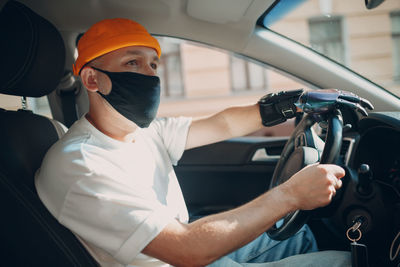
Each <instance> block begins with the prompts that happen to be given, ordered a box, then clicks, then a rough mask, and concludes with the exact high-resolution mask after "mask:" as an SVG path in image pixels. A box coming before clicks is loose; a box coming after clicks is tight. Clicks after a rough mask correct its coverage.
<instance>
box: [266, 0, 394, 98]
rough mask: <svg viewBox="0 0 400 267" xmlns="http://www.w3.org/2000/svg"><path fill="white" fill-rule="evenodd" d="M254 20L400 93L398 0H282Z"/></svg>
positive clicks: (391, 90)
mask: <svg viewBox="0 0 400 267" xmlns="http://www.w3.org/2000/svg"><path fill="white" fill-rule="evenodd" d="M259 24H262V25H263V26H265V27H267V28H269V29H271V30H273V31H275V32H277V33H280V34H282V35H285V36H287V37H289V38H290V39H293V40H295V41H297V42H299V43H301V44H303V45H305V46H308V47H310V48H312V49H314V50H316V51H318V52H319V53H321V54H323V55H325V56H327V57H329V58H331V59H332V60H335V61H337V62H338V63H340V64H343V65H345V66H346V67H348V68H350V69H352V70H354V71H355V72H357V73H359V74H361V75H362V76H365V77H366V78H368V79H370V80H371V81H373V82H375V83H377V84H379V85H381V86H382V87H384V88H385V89H387V90H389V91H390V92H392V93H393V94H395V95H397V96H400V1H399V0H386V1H385V2H383V3H382V4H381V5H379V6H378V7H376V8H374V9H367V8H366V7H365V1H364V0H351V1H349V0H281V1H277V2H276V4H275V5H274V6H273V7H272V8H270V9H269V10H267V12H266V13H265V16H263V17H262V18H261V19H260V21H259Z"/></svg>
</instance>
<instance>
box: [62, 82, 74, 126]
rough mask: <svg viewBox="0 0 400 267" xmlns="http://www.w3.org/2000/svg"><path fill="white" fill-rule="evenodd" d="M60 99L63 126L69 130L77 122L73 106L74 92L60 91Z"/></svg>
mask: <svg viewBox="0 0 400 267" xmlns="http://www.w3.org/2000/svg"><path fill="white" fill-rule="evenodd" d="M60 98H61V107H62V113H63V116H64V124H65V126H67V127H68V128H69V127H71V125H72V124H73V123H74V122H75V121H76V120H78V115H77V110H76V105H75V90H70V91H60Z"/></svg>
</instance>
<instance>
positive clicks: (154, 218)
mask: <svg viewBox="0 0 400 267" xmlns="http://www.w3.org/2000/svg"><path fill="white" fill-rule="evenodd" d="M78 53H79V55H78V58H77V60H76V62H75V65H74V73H75V74H76V75H80V77H81V80H82V83H83V84H84V85H85V87H86V88H87V91H88V96H89V102H90V108H89V112H88V113H87V114H86V115H85V116H84V117H83V118H81V119H80V120H79V121H77V122H76V123H75V124H74V125H73V126H72V127H71V128H70V130H69V131H68V133H66V135H65V136H64V137H63V138H62V139H61V140H60V141H59V142H57V143H56V144H55V145H54V146H53V147H52V148H51V149H50V150H49V151H48V153H47V155H46V157H45V159H44V161H43V164H42V167H41V169H40V171H39V172H38V174H37V177H36V180H35V184H36V188H37V191H38V194H39V196H40V198H41V200H42V201H43V203H44V204H45V205H46V207H47V208H48V209H49V210H50V212H51V213H52V214H53V215H54V216H55V217H56V218H57V219H58V220H59V222H60V223H62V224H64V225H65V226H66V227H68V228H69V229H70V230H71V231H73V232H74V233H75V234H76V235H77V236H78V237H79V238H80V240H81V241H82V242H83V244H84V245H85V246H86V247H87V248H88V250H89V251H90V252H91V253H92V255H93V256H94V257H95V258H96V260H97V261H99V262H100V264H101V265H102V266H121V265H129V264H131V265H134V266H168V265H167V264H166V263H168V264H171V265H174V266H204V265H208V264H212V265H213V266H236V265H237V266H241V264H242V263H243V264H245V263H248V262H252V263H257V262H258V263H260V262H271V261H278V260H280V259H282V258H285V257H288V256H291V255H295V254H299V253H307V252H314V251H316V245H315V240H314V239H313V236H312V234H311V232H310V230H309V229H308V228H307V227H304V228H303V229H301V230H300V231H299V233H297V234H296V235H295V236H294V237H293V238H291V239H289V240H287V241H284V242H276V241H272V240H269V239H268V238H267V237H266V235H265V234H263V233H264V232H265V231H266V230H267V229H269V228H270V227H271V226H272V225H273V224H274V223H275V222H276V221H278V220H279V219H280V218H281V217H283V216H284V215H286V214H287V213H289V212H291V211H295V210H298V209H302V210H309V209H314V208H317V207H321V206H324V205H327V204H328V203H329V202H330V201H331V198H332V196H333V195H334V194H335V192H336V190H337V189H338V188H340V187H341V184H342V183H341V180H340V178H341V177H343V176H344V174H345V173H344V170H343V169H342V168H340V167H338V166H335V165H312V166H309V167H306V168H304V169H303V170H301V171H300V172H298V173H297V174H295V175H294V176H293V177H292V178H291V179H290V180H288V181H287V182H286V183H284V184H282V185H281V186H278V187H276V188H274V189H272V190H270V191H269V192H266V193H265V194H263V195H261V196H260V197H258V198H256V199H255V200H253V201H251V202H249V203H247V204H245V205H243V206H241V207H239V208H236V209H233V210H230V211H227V212H224V213H220V214H216V215H211V216H207V217H204V218H202V219H199V220H197V221H195V222H192V223H190V224H188V223H187V221H188V214H187V210H186V206H185V203H184V200H183V197H182V192H181V190H180V187H179V184H178V182H177V179H176V176H175V173H174V171H173V168H172V164H176V163H177V161H178V160H179V158H180V157H181V155H182V153H183V151H184V150H185V149H190V148H194V147H198V146H202V145H206V144H210V143H214V142H217V141H221V140H224V139H227V138H231V137H235V136H242V135H245V134H248V133H251V132H253V131H255V130H257V129H259V128H261V127H262V119H261V116H260V107H259V105H258V104H254V105H252V106H247V107H233V108H229V109H226V110H224V111H222V112H220V113H218V114H216V115H214V116H211V117H209V118H206V119H200V120H193V121H192V119H190V118H184V117H179V118H168V119H167V118H163V119H155V120H153V119H154V117H155V114H156V112H157V108H158V104H159V98H160V91H159V90H160V88H159V79H158V77H156V74H157V67H158V65H159V57H160V54H161V49H160V47H159V44H158V42H157V40H156V39H154V38H153V37H152V36H151V35H150V34H149V33H148V32H147V31H146V30H145V29H144V28H143V27H142V26H141V25H139V24H138V23H136V22H133V21H130V20H127V19H109V20H104V21H101V22H99V23H97V24H95V25H93V26H92V27H91V28H90V29H89V30H88V31H87V32H86V33H85V34H84V35H83V37H82V38H81V39H80V41H79V44H78ZM292 106H293V107H294V105H291V106H290V108H292ZM294 108H295V107H294ZM268 115H269V114H264V115H263V121H264V122H265V123H268V121H269V119H268ZM273 115H274V114H272V113H271V114H270V118H272V117H273ZM292 115H293V114H292ZM253 240H255V241H253ZM251 241H253V242H252V243H250V244H249V242H251ZM246 244H248V245H246ZM241 247H242V248H241ZM234 251H235V252H234ZM231 252H232V253H231ZM228 253H231V254H230V255H229V256H225V257H224V255H227V254H228ZM332 253H333V254H332ZM332 253H331V254H328V253H322V254H318V253H312V254H305V255H302V256H294V257H290V258H287V259H283V260H282V261H280V262H278V263H271V264H281V266H284V265H285V266H288V265H289V264H296V265H301V264H300V263H301V262H303V263H304V264H310V262H311V263H318V262H319V263H320V264H327V265H326V266H334V264H336V265H335V266H343V265H344V264H348V255H347V254H340V253H334V252H332ZM263 266H268V263H267V264H264V265H263ZM271 266H277V265H271ZM307 266H310V265H307Z"/></svg>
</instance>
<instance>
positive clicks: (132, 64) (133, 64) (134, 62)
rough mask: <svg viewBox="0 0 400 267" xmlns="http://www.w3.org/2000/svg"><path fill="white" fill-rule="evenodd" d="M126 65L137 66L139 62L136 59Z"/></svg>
mask: <svg viewBox="0 0 400 267" xmlns="http://www.w3.org/2000/svg"><path fill="white" fill-rule="evenodd" d="M126 64H127V65H131V66H137V64H138V62H137V60H136V59H134V60H130V61H128V63H126Z"/></svg>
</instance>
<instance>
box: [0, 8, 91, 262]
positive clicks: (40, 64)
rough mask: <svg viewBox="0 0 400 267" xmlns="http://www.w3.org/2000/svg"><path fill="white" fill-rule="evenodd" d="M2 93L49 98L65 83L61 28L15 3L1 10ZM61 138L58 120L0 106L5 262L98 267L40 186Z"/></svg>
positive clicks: (0, 227)
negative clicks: (48, 156)
mask: <svg viewBox="0 0 400 267" xmlns="http://www.w3.org/2000/svg"><path fill="white" fill-rule="evenodd" d="M0 36H1V37H2V42H0V43H1V44H0V48H2V50H1V51H3V54H4V55H5V56H4V57H3V59H2V61H0V64H1V70H2V75H1V78H0V93H3V94H11V95H19V96H32V97H38V96H44V95H46V94H48V93H49V92H51V91H52V90H54V89H55V88H56V87H57V84H58V83H59V81H60V79H61V77H62V74H63V70H64V63H65V47H64V43H63V40H62V38H61V36H60V34H59V32H58V31H57V30H56V28H55V27H54V26H53V25H52V24H51V23H50V22H48V21H46V20H45V19H44V18H42V17H40V16H39V15H37V14H35V13H34V12H33V11H31V10H30V9H29V8H27V7H26V6H24V5H22V4H20V3H18V2H15V1H9V2H8V3H7V4H6V5H5V6H4V7H3V9H2V10H1V12H0ZM58 139H59V132H58V131H57V128H56V127H55V125H54V123H53V122H52V120H50V119H48V118H46V117H43V116H40V115H36V114H33V113H32V112H30V111H26V110H19V111H8V110H4V109H0V210H1V211H2V217H1V219H0V265H1V266H98V264H97V263H96V262H95V260H94V259H93V258H92V257H91V256H90V255H89V253H88V252H87V251H86V249H85V248H84V247H83V246H82V244H81V243H80V242H79V241H78V239H77V238H76V237H75V235H74V234H73V233H71V232H70V231H69V230H68V229H67V228H65V227H63V226H62V225H61V224H59V223H58V221H57V220H56V219H55V218H54V217H53V216H52V215H51V214H50V213H49V212H48V211H47V209H46V208H45V207H44V205H43V204H42V202H41V201H40V199H39V197H38V195H37V193H36V189H35V186H34V174H35V172H36V170H37V169H38V168H39V167H40V164H41V162H42V159H43V157H44V155H45V153H46V151H47V150H48V149H49V148H50V146H51V145H52V144H54V143H55V142H56V141H57V140H58Z"/></svg>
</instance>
